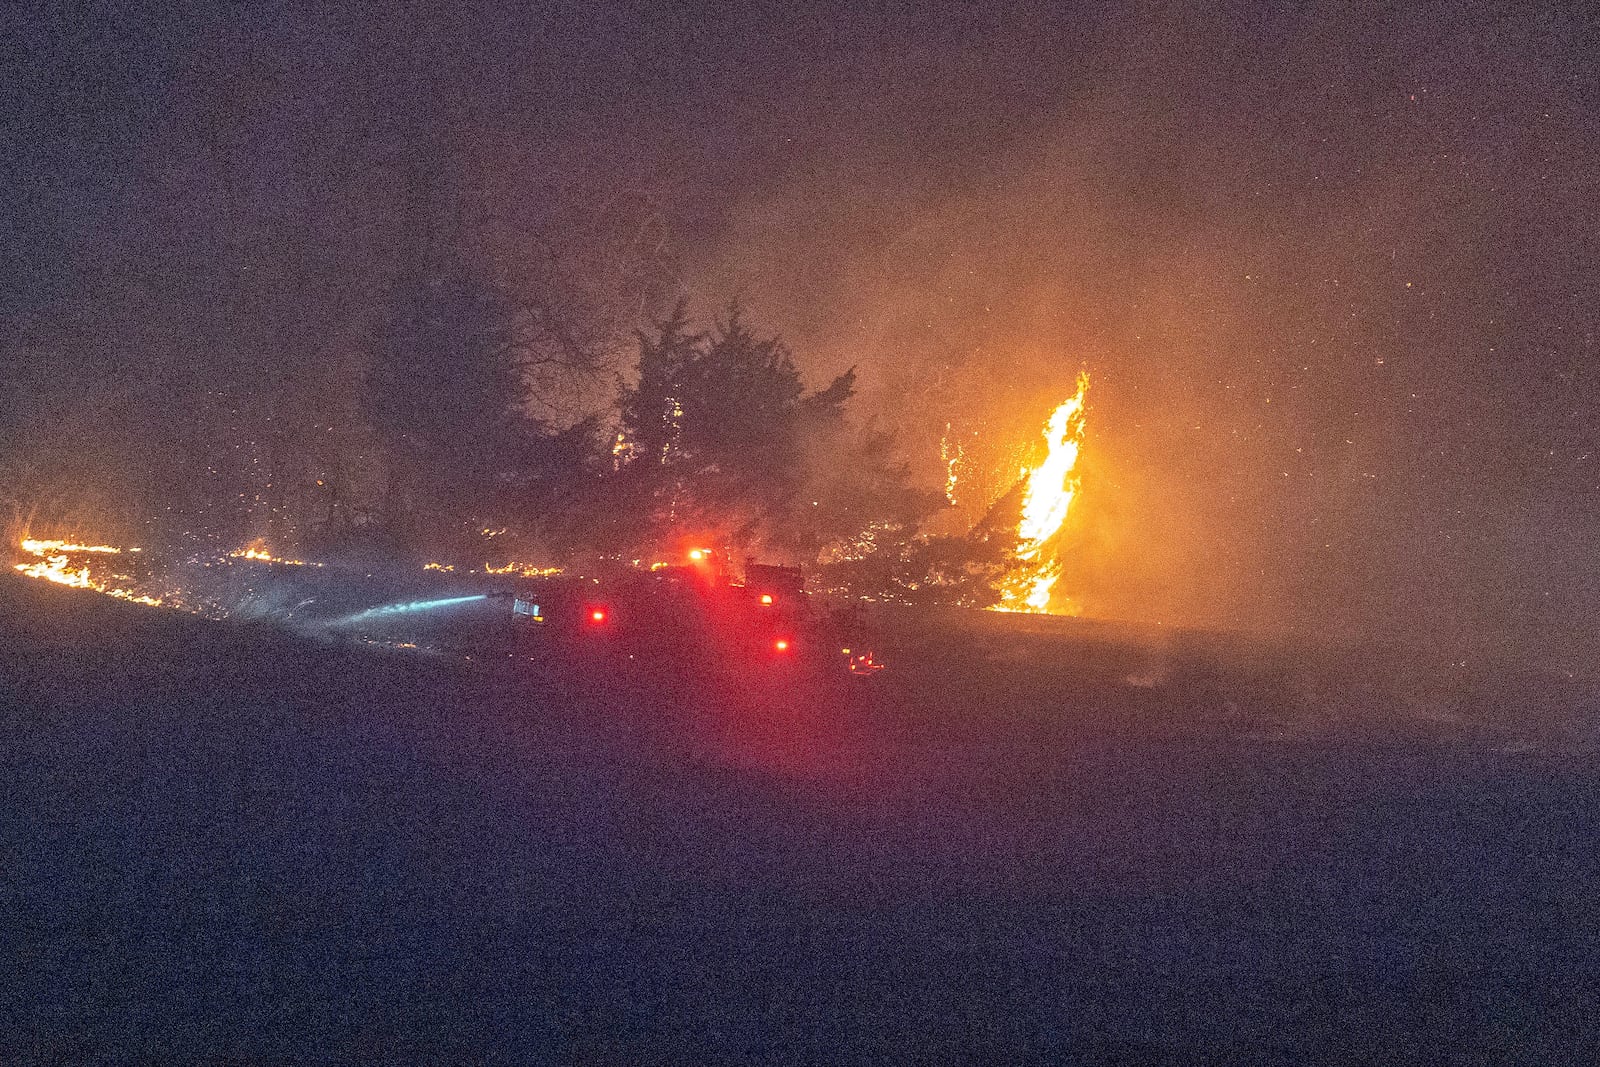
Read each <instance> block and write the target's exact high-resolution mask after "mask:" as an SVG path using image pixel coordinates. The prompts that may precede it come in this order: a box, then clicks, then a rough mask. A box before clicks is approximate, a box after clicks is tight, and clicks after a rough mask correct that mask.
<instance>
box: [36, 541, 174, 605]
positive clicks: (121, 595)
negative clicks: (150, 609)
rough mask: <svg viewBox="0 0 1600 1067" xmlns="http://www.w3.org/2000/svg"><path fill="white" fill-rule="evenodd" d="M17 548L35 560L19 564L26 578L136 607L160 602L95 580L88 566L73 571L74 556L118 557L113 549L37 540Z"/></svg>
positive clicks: (108, 546)
mask: <svg viewBox="0 0 1600 1067" xmlns="http://www.w3.org/2000/svg"><path fill="white" fill-rule="evenodd" d="M19 547H20V548H21V549H22V551H24V552H26V553H27V554H28V555H30V556H34V557H36V562H33V563H18V564H16V570H17V571H18V572H20V573H21V574H23V575H26V576H27V577H29V578H41V579H43V580H44V581H47V582H55V583H56V584H57V585H66V586H71V587H72V588H74V589H93V590H94V591H95V592H97V593H104V594H105V595H106V596H112V597H116V598H117V599H118V600H127V601H131V602H132V603H135V604H148V605H151V606H156V605H159V604H160V603H161V601H160V599H159V598H157V597H152V596H145V595H144V594H142V593H137V592H135V591H134V590H132V589H126V588H124V587H122V586H120V585H113V584H112V583H111V582H108V581H106V580H104V579H100V578H96V577H95V576H94V574H93V573H92V571H91V569H90V567H89V565H88V564H87V563H85V564H82V565H81V566H78V567H74V566H73V565H72V557H73V556H74V555H111V556H119V555H121V554H122V549H120V548H116V547H114V546H112V545H80V544H75V543H73V542H70V541H49V540H40V539H37V538H32V537H29V538H24V539H23V540H22V542H21V543H20V545H19ZM128 551H129V552H130V553H132V552H138V551H139V550H138V549H137V548H130V549H128ZM111 577H112V578H113V579H117V578H122V577H123V576H122V575H112V576H111Z"/></svg>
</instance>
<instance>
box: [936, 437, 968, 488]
mask: <svg viewBox="0 0 1600 1067" xmlns="http://www.w3.org/2000/svg"><path fill="white" fill-rule="evenodd" d="M962 452H963V449H962V447H961V443H960V442H959V441H957V442H954V443H952V442H951V440H950V424H949V423H948V422H947V423H945V424H944V436H942V437H940V438H939V459H940V460H941V461H942V462H943V463H944V499H945V502H946V503H948V504H951V505H952V506H953V505H954V504H955V502H956V482H957V480H958V479H957V475H958V473H959V468H960V466H961V460H962Z"/></svg>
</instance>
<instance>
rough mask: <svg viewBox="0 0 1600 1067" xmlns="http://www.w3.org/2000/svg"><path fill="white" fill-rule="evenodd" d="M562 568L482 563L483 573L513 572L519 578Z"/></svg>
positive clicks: (552, 571)
mask: <svg viewBox="0 0 1600 1067" xmlns="http://www.w3.org/2000/svg"><path fill="white" fill-rule="evenodd" d="M441 569H444V568H441ZM562 570H563V568H561V567H541V566H539V565H538V564H535V563H516V562H512V563H506V564H503V565H502V566H499V567H496V566H494V565H493V564H490V563H485V564H484V565H483V573H485V574H515V575H517V576H518V577H520V578H549V577H550V576H552V575H556V574H560V573H561V572H562Z"/></svg>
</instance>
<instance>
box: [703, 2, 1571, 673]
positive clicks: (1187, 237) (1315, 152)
mask: <svg viewBox="0 0 1600 1067" xmlns="http://www.w3.org/2000/svg"><path fill="white" fill-rule="evenodd" d="M1437 15H1438V13H1437V12H1434V13H1431V14H1429V15H1426V16H1424V15H1421V14H1418V15H1416V16H1414V17H1413V16H1403V17H1400V18H1398V19H1394V20H1389V21H1383V20H1378V19H1375V18H1367V19H1360V18H1356V19H1352V17H1351V16H1349V15H1348V13H1346V14H1341V15H1340V16H1338V17H1334V16H1331V15H1329V16H1318V17H1312V18H1310V19H1305V18H1298V17H1290V16H1283V17H1280V18H1277V19H1275V20H1269V21H1268V23H1267V24H1266V25H1265V26H1260V25H1250V26H1246V25H1244V24H1242V23H1240V24H1235V23H1233V22H1230V21H1229V20H1228V18H1227V17H1225V16H1222V15H1214V16H1200V15H1193V16H1191V15H1183V14H1170V13H1169V14H1155V15H1150V16H1140V17H1129V18H1127V19H1121V20H1113V21H1112V23H1110V24H1109V25H1108V26H1107V27H1105V28H1104V32H1103V33H1099V34H1097V35H1096V36H1095V37H1094V39H1093V40H1092V41H1090V42H1089V43H1087V44H1083V43H1082V42H1077V43H1078V45H1079V47H1077V49H1076V51H1074V52H1072V53H1071V54H1069V55H1068V56H1067V57H1066V58H1064V59H1063V63H1062V67H1063V68H1064V69H1065V70H1066V71H1067V73H1066V75H1065V76H1064V79H1063V80H1062V81H1060V82H1058V83H1057V84H1054V85H1053V86H1051V87H1050V91H1049V92H1048V93H1047V94H1046V96H1047V100H1048V102H1047V103H1045V104H1041V102H1040V100H1039V97H1038V94H1037V93H1036V94H1035V95H1034V96H1033V97H1032V98H1031V99H1030V101H1029V104H1028V106H1026V107H1021V108H1017V109H1014V110H1007V109H1006V108H1004V107H1003V106H1002V105H1001V103H1000V102H999V101H998V100H997V99H996V97H997V96H1000V95H1003V94H1004V92H1005V90H1006V87H1007V86H1008V85H1010V84H1012V83H1013V82H1015V81H1016V80H1017V79H1019V78H1021V77H1023V76H1024V75H1025V74H1026V73H1027V72H1028V71H1031V70H1032V69H1033V67H1032V65H1031V64H1032V60H1031V58H1029V57H1028V56H1027V55H1023V57H1022V58H1020V59H1019V58H1018V57H1017V56H1016V55H1013V54H1012V53H1010V52H1009V51H1008V49H1009V47H1010V46H1011V45H1013V44H1015V43H1016V42H1017V41H1018V40H1019V38H1020V37H1021V33H1020V30H1015V28H1013V29H1014V32H1013V33H1012V34H1011V35H1009V36H1005V37H1003V40H1002V41H996V42H994V44H993V47H985V46H984V45H979V46H977V48H976V54H977V55H978V56H980V57H981V59H982V63H981V64H979V65H980V66H983V67H984V71H985V73H984V76H983V78H981V79H966V80H962V79H959V78H947V77H945V76H944V75H942V74H935V73H933V72H931V71H924V72H920V73H921V74H922V75H923V77H922V80H921V82H920V83H919V84H920V85H921V86H922V87H923V88H924V89H925V91H926V95H925V97H924V98H923V99H921V100H918V101H913V102H909V103H908V102H907V100H906V99H905V98H904V94H902V93H899V92H891V93H889V94H888V95H887V98H886V99H885V100H884V101H883V102H882V103H883V106H882V107H881V108H875V109H873V110H872V111H871V112H870V113H866V114H863V115H859V116H858V115H854V114H846V113H843V112H840V111H832V110H830V111H827V112H826V116H827V119H828V121H829V122H831V123H833V126H832V128H828V129H824V128H822V124H821V120H820V119H819V118H818V113H817V112H814V111H811V110H808V108H807V107H806V106H805V105H804V103H800V104H797V105H795V106H794V107H792V108H791V109H790V111H789V113H788V115H787V117H786V121H787V125H788V128H789V129H790V130H791V131H792V132H793V134H794V141H795V147H794V149H793V152H794V159H793V160H792V162H791V165H790V166H788V167H786V168H784V170H783V177H782V178H781V179H774V180H771V181H769V182H767V183H766V184H764V185H763V186H762V187H760V188H756V189H753V190H750V191H748V192H747V193H746V195H745V196H743V197H742V198H741V199H740V201H739V202H738V205H737V207H736V209H735V210H733V211H732V212H730V214H729V222H728V225H727V227H726V228H725V229H724V230H723V231H722V232H721V234H720V240H719V242H718V244H717V245H716V248H715V251H714V253H712V254H710V255H707V256H705V257H703V258H702V259H701V260H700V261H699V262H698V263H697V264H696V265H695V267H696V274H695V277H696V279H697V284H698V285H699V286H700V287H703V288H706V289H709V290H713V291H715V290H720V289H726V288H729V287H734V286H739V287H741V288H742V289H743V290H744V292H745V293H746V297H747V300H748V302H749V303H750V305H751V306H752V308H753V309H754V310H755V311H756V312H757V313H758V314H762V315H765V316H768V317H769V318H770V319H771V320H773V321H774V322H775V323H776V324H777V325H778V326H779V327H780V328H781V329H782V330H783V331H784V333H785V334H786V336H787V337H788V338H789V340H790V341H791V342H792V343H793V345H794V347H795V349H796V351H797V353H798V354H799V355H800V356H801V358H802V360H803V361H804V360H805V358H806V357H807V356H808V355H809V357H810V359H811V360H812V361H813V365H814V366H817V367H819V368H822V367H827V366H833V365H838V364H841V363H844V364H853V363H859V364H860V366H861V377H862V383H863V389H864V393H865V397H864V400H865V402H866V403H867V404H869V405H871V406H872V407H873V409H874V410H875V412H876V413H877V414H878V416H879V417H880V418H881V419H883V420H885V421H886V422H887V423H888V424H890V425H892V426H894V427H895V428H896V429H897V430H898V431H899V433H900V437H901V441H902V445H903V447H904V448H905V449H906V450H907V452H908V454H909V455H910V456H911V457H912V458H913V460H914V461H915V462H916V464H917V466H918V469H919V471H920V473H921V474H922V476H923V478H924V480H925V483H926V484H927V485H928V486H929V487H931V488H937V487H939V486H941V485H942V482H943V476H944V469H943V465H942V463H941V462H940V454H939V441H940V438H941V435H942V434H943V433H944V432H945V427H946V425H947V424H950V425H960V426H964V427H970V428H972V429H975V430H976V431H977V437H976V447H977V448H979V449H980V450H981V449H983V448H985V447H987V448H988V449H989V450H990V453H991V454H992V455H993V456H995V457H997V458H996V460H995V462H997V463H998V462H1000V460H999V458H998V457H1001V456H1003V455H1005V453H1006V452H1007V450H1008V449H1012V448H1014V447H1015V442H1017V441H1024V440H1027V439H1028V438H1029V437H1030V436H1031V435H1034V434H1036V433H1037V430H1038V427H1039V425H1040V424H1041V423H1042V420H1043V418H1044V417H1045V416H1046V415H1047V414H1048V412H1049V411H1050V410H1051V408H1053V407H1054V406H1055V404H1057V403H1059V402H1060V401H1061V400H1062V399H1064V398H1065V397H1066V396H1068V395H1070V393H1071V381H1072V378H1073V376H1074V374H1075V373H1076V372H1077V370H1078V369H1079V368H1080V367H1087V368H1088V369H1089V370H1090V371H1091V373H1092V374H1093V375H1094V377H1095V382H1096V386H1095V390H1094V392H1093V395H1092V396H1091V402H1090V410H1089V414H1088V436H1087V442H1086V446H1085V451H1084V459H1083V463H1084V470H1085V473H1084V488H1083V492H1082V494H1081V498H1080V500H1079V502H1078V503H1077V504H1076V505H1075V508H1074V513H1073V517H1072V519H1071V520H1070V523H1071V527H1072V528H1071V530H1070V535H1071V538H1072V542H1073V544H1074V546H1075V550H1076V554H1075V556H1074V557H1073V558H1071V559H1069V561H1068V574H1067V576H1066V577H1064V578H1063V582H1062V586H1061V587H1062V588H1063V589H1064V590H1069V591H1071V592H1072V593H1073V594H1074V596H1075V597H1076V598H1077V599H1079V600H1080V601H1081V602H1082V603H1083V604H1084V606H1085V610H1086V611H1087V612H1089V613H1092V614H1100V615H1104V616H1109V617H1114V618H1124V619H1130V620H1139V621H1146V622H1161V623H1179V624H1195V625H1203V626H1210V627H1228V628H1238V629H1246V630H1253V631H1277V630H1282V629H1285V628H1290V629H1296V630H1300V631H1302V632H1305V633H1308V634H1315V635H1318V636H1320V637H1325V638H1332V639H1336V640H1355V639H1358V638H1367V637H1375V636H1389V637H1394V636H1396V635H1400V634H1407V633H1409V634H1411V635H1413V636H1417V635H1420V636H1421V637H1422V638H1423V639H1429V640H1431V639H1442V640H1450V641H1466V640H1468V639H1470V640H1473V641H1477V642H1479V643H1482V642H1483V641H1485V640H1488V639H1490V638H1493V639H1497V640H1501V641H1504V642H1510V643H1511V644H1513V645H1520V646H1521V647H1523V648H1524V649H1527V648H1532V647H1537V646H1539V645H1541V644H1544V643H1546V642H1548V641H1549V639H1550V638H1549V628H1550V627H1551V626H1556V627H1565V628H1571V627H1574V626H1577V625H1579V624H1581V620H1582V619H1583V618H1584V617H1585V616H1586V614H1589V613H1592V612H1593V611H1594V610H1597V609H1600V601H1597V600H1596V599H1595V589H1594V587H1593V583H1589V584H1588V586H1587V587H1585V588H1583V589H1582V591H1581V592H1575V591H1574V589H1573V582H1574V580H1576V579H1577V578H1578V577H1579V576H1580V575H1579V572H1580V571H1581V568H1582V563H1581V561H1582V559H1583V558H1585V553H1586V552H1592V547H1593V546H1592V543H1591V542H1592V538H1588V537H1585V536H1584V535H1581V534H1580V533H1578V531H1577V528H1576V526H1575V525H1574V524H1573V523H1572V521H1571V516H1572V514H1573V511H1572V508H1573V507H1574V506H1575V505H1574V504H1573V503H1572V500H1573V498H1574V497H1578V498H1587V499H1589V500H1594V499H1595V498H1596V492H1597V489H1600V486H1597V485H1596V479H1595V478H1594V477H1593V473H1592V472H1593V470H1594V469H1595V468H1594V467H1593V466H1592V464H1593V463H1594V462H1595V460H1594V459H1593V458H1591V456H1592V453H1591V451H1590V450H1591V449H1592V447H1593V445H1594V444H1595V432H1594V427H1593V425H1592V424H1591V422H1590V421H1589V420H1588V417H1587V416H1585V415H1582V414H1581V413H1580V412H1581V411H1582V409H1583V407H1584V405H1585V404H1586V403H1588V402H1591V401H1592V400H1593V399H1594V397H1595V380H1594V375H1593V373H1592V370H1590V369H1588V368H1589V367H1590V366H1591V365H1592V364H1591V362H1590V361H1591V360H1592V358H1593V350H1594V338H1595V326H1596V322H1595V317H1594V316H1595V312H1594V310H1593V308H1592V306H1590V305H1588V304H1586V303H1585V302H1584V301H1583V300H1582V299H1580V298H1579V297H1578V296H1577V293H1578V292H1579V291H1581V290H1582V289H1584V288H1585V287H1587V286H1590V285H1592V271H1590V269H1589V268H1586V267H1583V266H1582V263H1583V262H1584V257H1585V256H1587V255H1589V254H1592V253H1593V252H1594V251H1595V250H1596V240H1597V238H1596V234H1597V230H1596V228H1595V227H1594V225H1593V223H1594V209H1593V207H1592V204H1593V203H1594V202H1595V201H1594V193H1596V192H1597V191H1600V190H1596V189H1595V185H1596V180H1595V178H1594V174H1595V173H1596V171H1595V170H1594V167H1593V164H1594V163H1595V162H1597V161H1600V151H1597V139H1596V136H1595V129H1594V123H1593V121H1592V119H1591V118H1589V117H1587V115H1586V113H1585V112H1584V110H1583V109H1582V108H1581V107H1580V106H1578V105H1577V103H1576V101H1574V100H1573V99H1572V98H1571V97H1570V96H1569V95H1567V94H1566V92H1565V89H1566V87H1567V86H1568V85H1570V84H1571V82H1570V80H1569V79H1570V78H1571V77H1573V76H1574V74H1576V73H1580V71H1579V70H1578V69H1577V68H1575V64H1580V63H1584V62H1587V61H1583V60H1581V59H1576V58H1574V53H1573V52H1572V51H1571V50H1570V46H1571V42H1572V36H1571V33H1572V28H1571V27H1570V26H1568V25H1566V24H1564V23H1562V22H1561V20H1560V19H1559V18H1554V19H1552V20H1544V21H1540V20H1517V19H1511V20H1510V21H1509V22H1508V21H1507V20H1491V21H1488V22H1485V21H1484V19H1483V17H1478V18H1463V19H1460V20H1457V21H1455V22H1450V21H1448V20H1442V19H1440V18H1438V17H1437ZM1513 28H1514V29H1515V30H1517V31H1519V32H1509V30H1510V29H1513ZM1353 42H1361V44H1360V45H1359V46H1358V45H1356V44H1354V43H1353ZM1363 49H1368V50H1367V51H1363ZM914 63H915V56H911V57H906V56H901V57H898V59H897V58H893V57H891V58H890V59H888V60H886V61H885V63H884V64H883V67H884V68H885V69H886V70H887V72H888V73H887V74H886V75H885V77H888V78H893V77H894V76H896V75H897V74H899V73H902V72H904V71H905V70H909V68H910V67H912V66H914ZM1591 65H1592V64H1591ZM1585 69H1586V68H1585ZM1589 73H1590V74H1591V75H1592V71H1589ZM907 76H908V77H912V76H914V75H911V74H907ZM851 93H852V86H850V85H848V84H846V85H845V86H844V87H842V88H841V89H840V90H839V94H840V95H842V96H846V97H848V96H850V95H851ZM896 127H898V129H896ZM952 144H954V145H955V150H952V148H951V146H952ZM1541 161H1542V162H1541ZM1530 183H1534V184H1536V185H1537V188H1538V190H1539V193H1538V195H1537V196H1528V195H1521V192H1522V190H1524V189H1525V188H1526V187H1527V186H1528V185H1529V184H1530ZM964 440H966V441H968V444H969V447H970V446H972V445H973V443H974V441H973V439H972V438H970V437H969V438H964ZM1586 543H1587V544H1589V547H1588V548H1585V547H1584V545H1585V544H1586ZM1580 604H1582V605H1584V606H1582V607H1580Z"/></svg>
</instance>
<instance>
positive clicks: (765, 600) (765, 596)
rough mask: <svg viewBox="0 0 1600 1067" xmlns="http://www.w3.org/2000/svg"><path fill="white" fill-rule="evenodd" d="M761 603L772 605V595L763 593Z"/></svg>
mask: <svg viewBox="0 0 1600 1067" xmlns="http://www.w3.org/2000/svg"><path fill="white" fill-rule="evenodd" d="M761 602H762V603H763V604H770V603H772V594H771V593H762V594H761Z"/></svg>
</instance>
